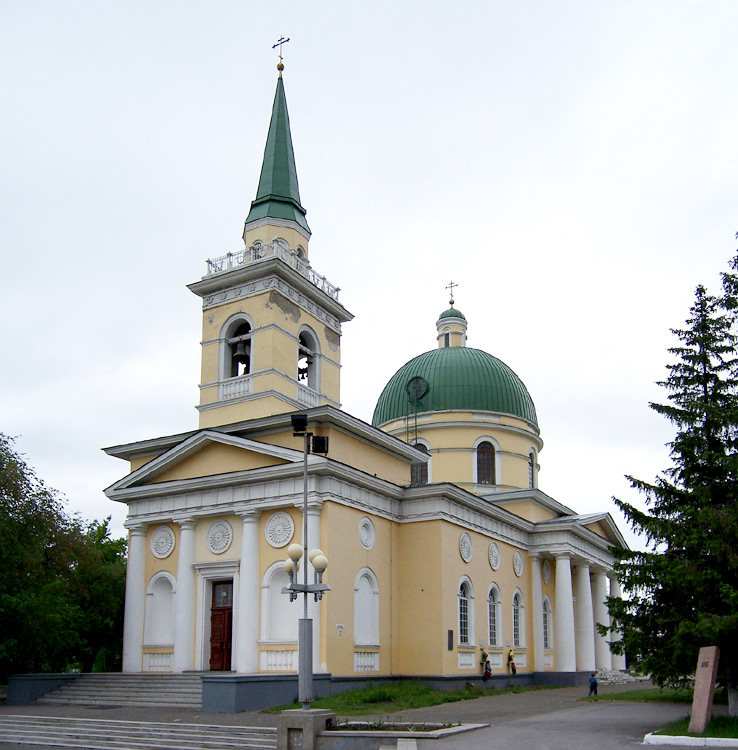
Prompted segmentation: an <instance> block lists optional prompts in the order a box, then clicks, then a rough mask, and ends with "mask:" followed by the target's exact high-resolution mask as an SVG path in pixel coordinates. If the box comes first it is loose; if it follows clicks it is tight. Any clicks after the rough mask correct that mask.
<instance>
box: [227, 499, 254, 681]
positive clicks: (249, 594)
mask: <svg viewBox="0 0 738 750" xmlns="http://www.w3.org/2000/svg"><path fill="white" fill-rule="evenodd" d="M239 515H240V516H241V517H242V520H243V534H242V537H241V566H240V568H239V573H238V601H237V603H236V606H237V610H236V616H235V619H234V627H233V630H234V634H235V636H236V665H235V670H236V671H237V672H241V673H252V672H258V671H259V595H260V592H261V580H260V570H259V516H260V515H261V512H260V511H246V512H243V513H239Z"/></svg>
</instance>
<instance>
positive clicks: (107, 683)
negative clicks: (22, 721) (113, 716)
mask: <svg viewBox="0 0 738 750" xmlns="http://www.w3.org/2000/svg"><path fill="white" fill-rule="evenodd" d="M36 703H40V704H43V705H56V706H62V705H75V706H168V707H169V708H190V709H195V710H198V711H199V710H200V709H201V708H202V682H201V681H200V676H199V675H197V674H121V673H102V674H81V675H80V676H79V677H77V678H76V679H74V680H73V681H72V682H70V683H68V684H67V685H64V686H63V687H61V688H59V689H58V690H54V691H52V692H51V693H48V694H47V695H45V696H43V697H42V698H39V699H38V700H37V701H36Z"/></svg>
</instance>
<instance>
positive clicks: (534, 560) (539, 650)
mask: <svg viewBox="0 0 738 750" xmlns="http://www.w3.org/2000/svg"><path fill="white" fill-rule="evenodd" d="M530 564H531V565H530V569H531V584H532V594H533V669H534V671H536V672H543V670H544V666H543V583H542V582H541V558H540V557H539V555H538V553H530Z"/></svg>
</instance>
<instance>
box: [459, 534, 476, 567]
mask: <svg viewBox="0 0 738 750" xmlns="http://www.w3.org/2000/svg"><path fill="white" fill-rule="evenodd" d="M459 552H460V553H461V559H462V560H463V561H464V562H469V561H470V560H471V559H472V555H473V554H474V547H473V545H472V539H471V535H470V534H469V532H468V531H464V532H463V533H462V535H461V536H460V537H459Z"/></svg>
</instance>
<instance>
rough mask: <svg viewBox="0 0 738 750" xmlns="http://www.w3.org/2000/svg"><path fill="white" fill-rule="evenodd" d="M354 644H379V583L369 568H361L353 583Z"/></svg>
mask: <svg viewBox="0 0 738 750" xmlns="http://www.w3.org/2000/svg"><path fill="white" fill-rule="evenodd" d="M354 645H356V646H378V645H379V585H378V583H377V577H376V576H375V575H374V573H373V572H372V571H371V570H370V569H369V568H362V569H361V570H360V571H359V575H357V576H356V582H355V583H354Z"/></svg>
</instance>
